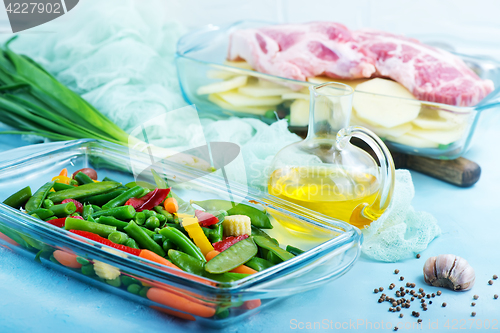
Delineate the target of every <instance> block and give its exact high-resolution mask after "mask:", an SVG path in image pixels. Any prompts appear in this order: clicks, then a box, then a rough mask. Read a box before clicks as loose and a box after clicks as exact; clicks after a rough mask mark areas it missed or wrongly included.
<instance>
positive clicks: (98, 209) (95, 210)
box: [92, 205, 102, 213]
mask: <svg viewBox="0 0 500 333" xmlns="http://www.w3.org/2000/svg"><path fill="white" fill-rule="evenodd" d="M92 209H93V210H94V213H95V212H98V211H100V210H102V208H101V207H99V206H97V205H92Z"/></svg>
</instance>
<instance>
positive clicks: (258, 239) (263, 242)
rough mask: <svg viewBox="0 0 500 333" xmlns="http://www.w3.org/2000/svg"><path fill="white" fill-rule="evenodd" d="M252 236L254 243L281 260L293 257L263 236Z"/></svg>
mask: <svg viewBox="0 0 500 333" xmlns="http://www.w3.org/2000/svg"><path fill="white" fill-rule="evenodd" d="M252 238H253V239H254V241H255V243H256V244H257V245H258V246H259V247H263V248H264V249H266V250H269V251H271V252H273V253H274V254H276V255H277V256H278V257H279V258H280V259H281V260H283V261H286V260H289V259H292V258H293V257H295V256H294V255H293V254H291V253H290V252H287V251H285V250H283V249H282V248H280V247H279V246H278V245H276V244H275V243H274V242H273V241H271V240H269V239H267V238H265V237H262V236H257V235H255V236H252ZM236 244H238V243H236ZM236 244H235V245H236ZM233 246H234V245H233ZM224 252H225V251H224ZM268 256H269V254H268Z"/></svg>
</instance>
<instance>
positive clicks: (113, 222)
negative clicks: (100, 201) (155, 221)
mask: <svg viewBox="0 0 500 333" xmlns="http://www.w3.org/2000/svg"><path fill="white" fill-rule="evenodd" d="M97 223H100V224H106V225H110V226H113V227H116V229H117V230H119V231H124V230H125V227H126V226H127V225H128V222H124V221H120V220H118V219H117V218H114V217H113V216H101V217H99V219H98V220H97ZM141 228H142V230H144V232H145V233H147V234H148V236H149V237H153V235H154V234H155V232H154V231H151V230H149V229H146V228H143V227H141Z"/></svg>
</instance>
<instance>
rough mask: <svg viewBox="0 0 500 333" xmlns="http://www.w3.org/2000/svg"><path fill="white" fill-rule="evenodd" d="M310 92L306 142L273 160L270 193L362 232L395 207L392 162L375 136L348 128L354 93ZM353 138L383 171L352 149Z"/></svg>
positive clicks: (338, 88)
mask: <svg viewBox="0 0 500 333" xmlns="http://www.w3.org/2000/svg"><path fill="white" fill-rule="evenodd" d="M309 90H310V107H309V129H308V134H307V137H306V139H305V140H304V141H301V142H298V143H294V144H291V145H289V146H287V147H285V148H283V149H282V150H281V151H280V152H279V153H278V154H277V155H276V156H275V158H274V160H273V163H272V166H271V175H270V178H269V183H268V191H269V193H270V194H271V195H274V196H276V197H280V198H282V199H285V200H288V201H291V202H293V203H296V204H298V205H300V206H303V207H306V208H309V209H312V210H314V211H317V212H319V213H323V214H325V215H328V216H331V217H333V218H336V219H339V220H343V221H346V222H349V223H351V224H352V225H355V226H356V227H358V228H364V227H366V226H368V225H369V224H370V223H371V222H372V221H374V220H376V219H377V218H379V217H380V216H381V215H382V214H383V213H384V211H385V210H386V209H387V207H388V206H389V203H390V201H391V197H392V193H393V190H394V162H393V160H392V156H391V154H390V152H389V150H388V149H387V147H386V146H385V144H384V143H383V142H382V140H380V138H378V137H377V135H375V134H374V133H373V132H371V131H370V130H368V129H365V128H363V127H358V126H348V124H349V118H350V115H351V108H352V96H353V93H354V91H353V89H352V88H351V87H349V86H347V85H344V84H341V83H336V82H329V83H324V84H321V85H317V86H311V87H310V88H309ZM351 137H357V138H359V139H361V140H363V141H365V142H366V143H367V144H368V145H369V146H370V148H371V149H372V150H373V151H374V152H375V154H376V156H377V159H378V161H379V164H380V166H379V165H378V164H377V163H376V162H375V160H374V159H373V158H372V157H371V156H370V155H369V154H368V153H367V152H365V151H364V150H362V149H360V148H358V147H356V146H354V145H352V144H351V143H350V139H351Z"/></svg>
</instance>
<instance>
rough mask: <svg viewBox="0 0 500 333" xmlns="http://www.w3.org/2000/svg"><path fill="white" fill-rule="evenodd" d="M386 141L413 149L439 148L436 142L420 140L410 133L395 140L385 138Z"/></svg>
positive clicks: (394, 138) (390, 137)
mask: <svg viewBox="0 0 500 333" xmlns="http://www.w3.org/2000/svg"><path fill="white" fill-rule="evenodd" d="M387 140H389V141H392V142H395V143H400V144H402V145H406V146H410V147H415V148H437V147H439V144H438V143H437V142H434V141H430V140H426V139H422V138H419V137H417V136H414V135H412V134H410V133H406V134H403V135H401V136H400V137H397V138H396V137H392V136H387Z"/></svg>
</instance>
